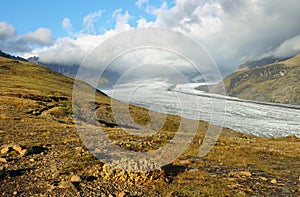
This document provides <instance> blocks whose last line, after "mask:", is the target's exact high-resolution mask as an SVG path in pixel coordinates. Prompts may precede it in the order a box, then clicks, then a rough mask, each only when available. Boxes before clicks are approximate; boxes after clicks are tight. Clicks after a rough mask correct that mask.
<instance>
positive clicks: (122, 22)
mask: <svg viewBox="0 0 300 197" xmlns="http://www.w3.org/2000/svg"><path fill="white" fill-rule="evenodd" d="M130 17H131V16H130V15H129V13H128V11H126V12H125V13H124V14H122V9H118V10H115V11H114V12H113V14H112V18H113V19H114V20H115V21H116V25H115V30H116V31H117V32H122V31H127V30H130V28H131V26H130V25H129V24H128V20H129V19H130Z"/></svg>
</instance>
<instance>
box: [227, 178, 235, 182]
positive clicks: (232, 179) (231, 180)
mask: <svg viewBox="0 0 300 197" xmlns="http://www.w3.org/2000/svg"><path fill="white" fill-rule="evenodd" d="M227 180H228V181H230V182H234V181H236V179H235V178H228V179H227Z"/></svg>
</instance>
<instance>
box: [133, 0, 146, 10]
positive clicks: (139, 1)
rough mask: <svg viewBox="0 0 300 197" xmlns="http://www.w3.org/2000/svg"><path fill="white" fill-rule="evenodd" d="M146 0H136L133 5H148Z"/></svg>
mask: <svg viewBox="0 0 300 197" xmlns="http://www.w3.org/2000/svg"><path fill="white" fill-rule="evenodd" d="M148 2H149V0H137V1H136V2H135V5H136V6H137V7H138V8H142V7H143V6H144V5H148Z"/></svg>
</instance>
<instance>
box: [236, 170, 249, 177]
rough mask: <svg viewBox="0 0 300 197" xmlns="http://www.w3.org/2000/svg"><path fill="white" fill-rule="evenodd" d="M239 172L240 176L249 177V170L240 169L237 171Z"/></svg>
mask: <svg viewBox="0 0 300 197" xmlns="http://www.w3.org/2000/svg"><path fill="white" fill-rule="evenodd" d="M239 174H240V175H242V176H246V177H251V172H248V171H241V172H239Z"/></svg>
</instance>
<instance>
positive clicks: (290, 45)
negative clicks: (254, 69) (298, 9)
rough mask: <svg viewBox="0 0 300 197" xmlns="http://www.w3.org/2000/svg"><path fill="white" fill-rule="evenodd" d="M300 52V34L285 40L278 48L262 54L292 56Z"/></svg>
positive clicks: (266, 55) (267, 55)
mask: <svg viewBox="0 0 300 197" xmlns="http://www.w3.org/2000/svg"><path fill="white" fill-rule="evenodd" d="M297 53H300V34H299V35H297V36H295V37H293V38H291V39H287V40H286V41H284V42H283V43H282V44H281V45H280V46H279V47H278V48H276V49H274V50H272V51H269V52H267V53H265V54H264V55H262V57H261V58H263V57H269V56H274V57H290V56H293V55H295V54H297Z"/></svg>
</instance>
